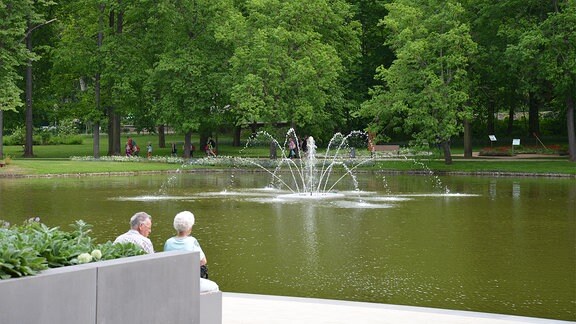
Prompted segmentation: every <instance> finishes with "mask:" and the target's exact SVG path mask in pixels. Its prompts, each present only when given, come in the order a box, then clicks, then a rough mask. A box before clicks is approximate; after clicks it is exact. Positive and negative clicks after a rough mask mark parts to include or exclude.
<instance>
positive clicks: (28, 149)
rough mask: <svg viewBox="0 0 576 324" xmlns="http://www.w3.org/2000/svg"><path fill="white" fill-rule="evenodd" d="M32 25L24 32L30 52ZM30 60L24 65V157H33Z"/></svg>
mask: <svg viewBox="0 0 576 324" xmlns="http://www.w3.org/2000/svg"><path fill="white" fill-rule="evenodd" d="M31 28H32V26H31V25H30V23H28V30H27V32H26V47H27V48H28V51H30V53H32V30H31ZM32 117H33V116H32V60H30V59H29V60H28V65H27V66H26V141H25V143H24V157H27V158H31V157H34V150H33V146H34V143H33V141H34V134H33V133H34V120H33V118H32Z"/></svg>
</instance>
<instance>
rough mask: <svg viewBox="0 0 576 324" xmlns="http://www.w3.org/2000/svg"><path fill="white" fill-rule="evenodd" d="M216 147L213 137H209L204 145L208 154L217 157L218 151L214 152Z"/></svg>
mask: <svg viewBox="0 0 576 324" xmlns="http://www.w3.org/2000/svg"><path fill="white" fill-rule="evenodd" d="M215 147H216V142H214V140H213V139H212V137H208V140H207V141H206V145H205V146H204V150H205V151H206V156H208V157H210V156H212V157H216V153H215V152H214V150H215Z"/></svg>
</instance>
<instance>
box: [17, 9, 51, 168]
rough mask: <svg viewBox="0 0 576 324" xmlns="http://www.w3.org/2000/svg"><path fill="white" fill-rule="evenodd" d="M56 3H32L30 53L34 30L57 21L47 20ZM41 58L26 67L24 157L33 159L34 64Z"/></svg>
mask: <svg viewBox="0 0 576 324" xmlns="http://www.w3.org/2000/svg"><path fill="white" fill-rule="evenodd" d="M54 4H55V3H54V2H53V1H51V0H34V1H31V2H30V6H29V7H28V12H27V16H26V18H27V29H26V34H25V35H24V40H25V42H26V48H27V49H28V52H29V53H31V54H33V53H34V44H33V40H32V36H33V32H34V30H36V29H38V28H40V27H42V26H44V25H46V24H49V23H51V22H53V21H54V20H55V19H50V20H47V19H46V17H47V15H48V9H49V7H50V6H52V5H54ZM38 59H39V57H38V56H36V55H31V56H29V57H28V62H27V65H26V77H25V80H26V90H25V92H26V142H25V145H24V157H33V156H34V151H33V146H34V143H33V133H34V120H33V96H32V95H33V94H32V91H33V80H32V76H33V73H32V62H34V61H35V60H38Z"/></svg>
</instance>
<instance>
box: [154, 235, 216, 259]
mask: <svg viewBox="0 0 576 324" xmlns="http://www.w3.org/2000/svg"><path fill="white" fill-rule="evenodd" d="M175 250H183V251H191V252H200V260H202V259H205V258H206V255H204V251H202V248H201V247H200V243H198V240H197V239H196V238H194V237H192V236H186V237H177V236H175V237H171V238H169V239H168V240H166V243H164V251H175Z"/></svg>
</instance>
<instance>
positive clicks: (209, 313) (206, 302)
mask: <svg viewBox="0 0 576 324" xmlns="http://www.w3.org/2000/svg"><path fill="white" fill-rule="evenodd" d="M200 324H222V292H221V291H214V292H207V293H201V294H200Z"/></svg>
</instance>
